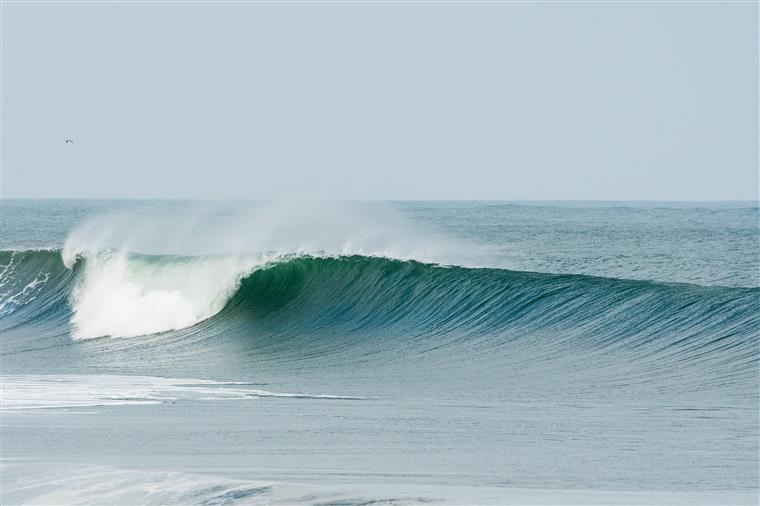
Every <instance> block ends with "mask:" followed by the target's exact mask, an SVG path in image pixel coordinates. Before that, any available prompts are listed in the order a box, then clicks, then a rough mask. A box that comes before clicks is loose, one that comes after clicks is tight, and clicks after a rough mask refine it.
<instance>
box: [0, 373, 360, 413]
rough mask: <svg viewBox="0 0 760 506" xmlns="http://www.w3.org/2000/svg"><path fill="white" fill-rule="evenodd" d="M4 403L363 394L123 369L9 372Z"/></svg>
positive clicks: (1, 384) (34, 405)
mask: <svg viewBox="0 0 760 506" xmlns="http://www.w3.org/2000/svg"><path fill="white" fill-rule="evenodd" d="M0 392H1V393H2V396H0V409H2V410H3V411H18V410H29V409H65V408H82V407H92V406H120V405H129V404H160V403H163V402H170V401H178V400H240V399H252V398H262V397H282V398H291V399H334V400H361V399H363V397H351V396H341V395H329V394H317V395H311V394H302V393H282V392H279V393H278V392H269V391H266V390H258V389H254V388H251V386H250V385H247V384H245V383H239V382H224V381H212V380H200V379H176V378H159V377H153V376H119V375H5V376H2V377H1V378H0Z"/></svg>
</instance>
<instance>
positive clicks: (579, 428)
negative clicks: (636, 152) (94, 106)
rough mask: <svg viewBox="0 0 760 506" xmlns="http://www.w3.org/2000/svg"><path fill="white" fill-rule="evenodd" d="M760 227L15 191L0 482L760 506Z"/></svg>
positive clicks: (208, 497) (302, 497)
mask: <svg viewBox="0 0 760 506" xmlns="http://www.w3.org/2000/svg"><path fill="white" fill-rule="evenodd" d="M759 218H760V211H759V210H758V206H757V204H756V203H754V202H737V203H631V202H609V203H599V202H586V203H583V202H551V203H532V202H375V203H369V202H364V203H361V202H354V203H334V202H333V203H329V202H311V203H303V202H301V203H272V202H194V201H21V200H19V201H12V200H11V201H4V202H3V213H2V225H3V226H2V245H1V246H2V250H0V333H1V334H2V339H1V341H0V343H1V344H2V350H0V352H1V359H0V365H2V385H1V386H2V394H1V395H0V399H1V400H2V402H0V415H1V416H2V436H3V448H2V453H3V467H2V474H3V487H2V488H3V491H2V497H1V498H0V499H2V502H3V503H14V504H15V503H68V504H75V503H88V502H91V500H90V499H91V498H92V497H93V495H90V494H98V495H99V496H100V497H109V498H111V499H112V501H109V502H113V503H119V504H130V503H135V502H137V503H156V504H187V503H206V504H209V503H214V504H225V503H230V504H233V503H237V502H241V503H249V502H259V501H262V502H277V501H281V502H285V503H340V504H362V503H365V502H368V501H390V502H398V503H416V502H429V501H443V502H446V503H455V504H461V503H484V504H485V503H488V504H503V503H519V504H529V503H530V504H549V503H550V504H555V503H568V504H590V503H602V504H610V503H618V504H664V503H667V504H716V503H723V504H755V503H756V498H757V493H758V482H759V480H760V477H759V476H758V464H759V461H758V451H759V446H758V438H759V437H760V429H759V427H758V415H757V413H758V407H759V393H760V386H759V384H758V382H759V380H758V377H759V374H760V349H759V348H758V345H760V269H759V268H760V247H758V246H759V244H760V227H759V226H758V223H759ZM159 491H161V492H160V493H159Z"/></svg>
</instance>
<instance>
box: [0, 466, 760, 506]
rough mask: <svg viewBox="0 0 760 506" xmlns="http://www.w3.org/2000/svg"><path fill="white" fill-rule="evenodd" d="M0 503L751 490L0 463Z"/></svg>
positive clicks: (583, 501) (746, 500) (684, 497)
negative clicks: (262, 476) (305, 478)
mask: <svg viewBox="0 0 760 506" xmlns="http://www.w3.org/2000/svg"><path fill="white" fill-rule="evenodd" d="M2 475H3V485H4V486H3V487H2V489H1V494H2V495H0V501H2V503H3V504H72V505H74V504H228V503H233V502H234V503H239V502H240V503H244V504H251V503H253V504H369V503H376V504H397V505H404V504H430V503H431V502H432V503H435V504H484V505H486V504H523V505H528V504H531V505H540V504H543V505H546V504H556V505H591V504H598V505H611V504H621V505H659V504H668V505H687V504H688V505H708V504H709V505H718V504H732V505H739V504H748V505H749V504H757V491H685V492H672V491H617V490H583V489H537V488H534V489H529V488H509V487H495V486H472V485H468V484H463V485H461V486H448V485H426V484H407V483H393V484H387V483H386V484H363V483H357V484H352V485H337V484H336V485H330V484H325V483H324V481H325V476H324V475H320V483H319V484H306V483H289V482H282V481H260V480H243V479H232V478H227V477H223V476H215V475H213V474H201V473H188V472H184V471H181V470H160V469H159V470H132V469H124V468H119V467H113V466H104V465H88V464H73V463H64V464H51V463H44V462H22V461H12V462H8V461H5V462H3V464H2Z"/></svg>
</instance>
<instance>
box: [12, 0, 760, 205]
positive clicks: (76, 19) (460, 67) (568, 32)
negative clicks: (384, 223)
mask: <svg viewBox="0 0 760 506" xmlns="http://www.w3.org/2000/svg"><path fill="white" fill-rule="evenodd" d="M757 20H758V4H757V3H717V2H716V3H572V2H568V3H564V4H559V3H476V4H472V3H409V4H401V3H390V4H381V3H314V4H306V3H289V4H273V3H211V2H209V3H153V4H151V3H128V2H121V3H108V2H102V3H66V2H60V3H28V2H27V3H4V4H3V5H2V87H3V89H2V127H3V130H2V168H3V188H2V196H3V197H5V198H13V197H70V198H80V197H99V198H111V197H114V198H118V197H145V198H154V197H169V198H223V197H231V198H292V197H297V198H339V199H386V198H391V199H611V200H614V199H689V200H690V199H697V200H699V199H718V200H722V199H756V198H758V184H759V183H758V135H759V132H758V105H759V104H758V22H757ZM67 138H70V139H73V140H74V141H75V142H74V144H65V143H64V141H65V139H67Z"/></svg>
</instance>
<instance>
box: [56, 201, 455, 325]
mask: <svg viewBox="0 0 760 506" xmlns="http://www.w3.org/2000/svg"><path fill="white" fill-rule="evenodd" d="M456 249H457V248H456V247H455V246H454V245H453V244H451V242H447V241H444V240H443V239H441V238H439V237H435V236H433V235H432V234H430V233H425V232H424V231H421V230H419V227H417V229H413V228H412V226H411V225H410V224H409V223H408V222H406V221H405V220H403V219H402V218H401V217H400V216H399V215H398V214H397V213H395V212H394V211H393V210H391V209H389V208H387V207H383V206H379V207H377V208H374V209H370V208H367V207H366V206H365V207H362V208H359V207H357V206H352V205H351V204H348V203H325V202H298V203H292V202H290V203H283V202H280V203H267V204H255V205H254V204H248V205H247V207H242V208H241V207H236V208H234V209H222V208H215V207H214V206H212V205H210V204H205V205H203V206H199V207H197V208H194V209H192V210H191V211H190V212H187V210H185V212H183V214H181V215H179V216H174V215H161V216H156V215H145V214H139V213H131V214H130V213H124V212H121V213H108V214H104V215H100V216H96V217H93V218H91V219H89V220H87V221H85V222H84V223H82V224H81V225H79V226H78V227H77V228H76V229H75V230H74V231H73V232H72V233H71V234H70V235H69V236H68V238H67V239H66V242H65V245H64V248H63V250H62V252H61V256H62V259H63V262H64V264H65V265H66V266H67V267H68V268H73V266H74V264H75V262H76V259H77V258H79V257H86V258H87V262H86V263H85V265H84V268H83V273H82V276H81V279H80V281H79V283H78V284H77V286H76V288H75V289H74V291H73V293H72V296H71V304H72V308H73V310H74V314H73V316H72V318H71V323H72V331H73V332H72V333H73V336H74V338H75V339H87V338H94V337H101V336H114V337H116V336H118V337H132V336H137V335H145V334H152V333H157V332H164V331H168V330H176V329H181V328H185V327H190V326H192V325H195V324H196V323H198V322H201V321H203V320H205V319H207V318H210V317H211V316H213V315H215V314H216V313H218V312H219V311H220V310H221V309H222V308H223V307H224V305H225V304H226V302H227V301H228V300H229V298H230V297H231V296H232V295H233V294H234V293H235V291H236V290H237V288H238V286H239V283H240V281H241V279H242V278H243V277H245V276H247V275H248V274H250V273H251V272H252V271H253V270H254V269H255V268H257V267H259V266H262V265H265V264H267V263H268V262H270V261H272V260H273V259H277V258H281V257H283V256H288V255H294V254H295V255H317V256H322V255H363V256H382V257H385V258H394V259H416V260H421V261H424V262H446V261H449V262H452V261H453V260H455V259H456V257H457V256H458V255H456V254H455V251H456ZM134 252H140V253H145V254H151V255H173V256H181V258H180V259H179V260H175V261H172V262H159V261H157V260H156V259H155V258H153V259H151V258H149V257H140V256H135V255H133V253H134Z"/></svg>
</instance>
